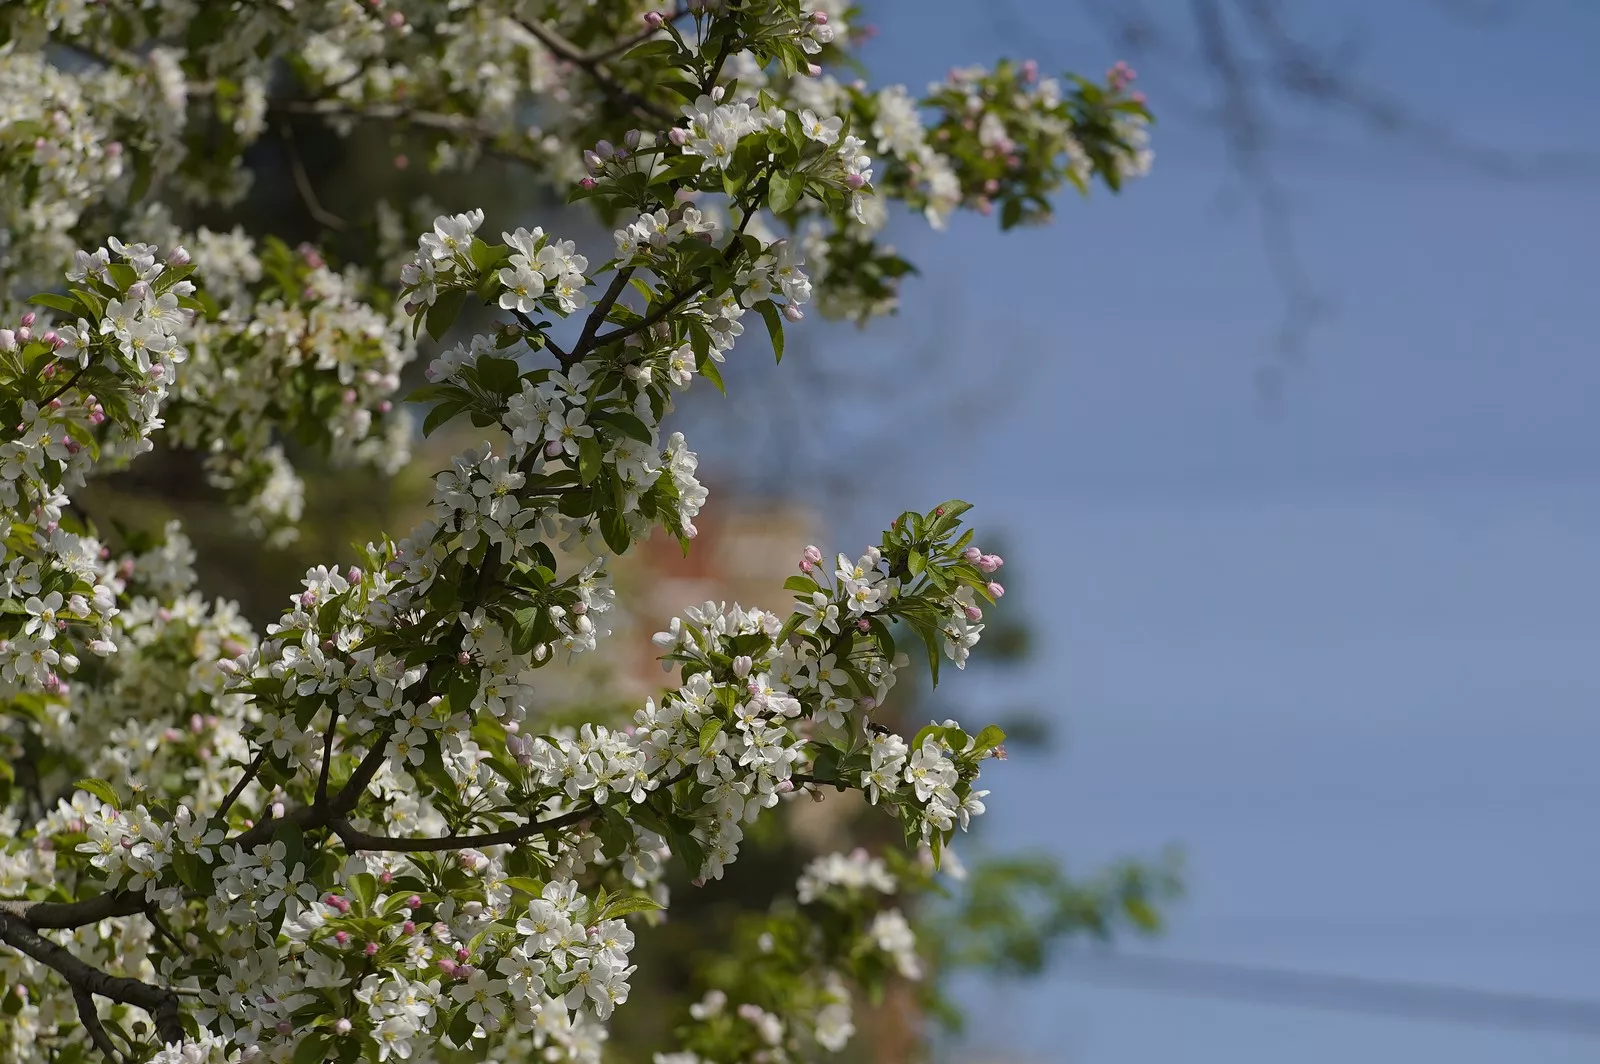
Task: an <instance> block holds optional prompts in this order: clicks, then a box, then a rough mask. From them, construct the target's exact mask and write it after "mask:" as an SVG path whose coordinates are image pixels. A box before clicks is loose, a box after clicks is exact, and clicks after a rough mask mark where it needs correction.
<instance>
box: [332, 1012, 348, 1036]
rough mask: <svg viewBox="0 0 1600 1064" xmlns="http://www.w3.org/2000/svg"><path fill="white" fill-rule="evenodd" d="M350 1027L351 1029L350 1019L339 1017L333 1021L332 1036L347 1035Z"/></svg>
mask: <svg viewBox="0 0 1600 1064" xmlns="http://www.w3.org/2000/svg"><path fill="white" fill-rule="evenodd" d="M350 1027H351V1023H350V1018H349V1017H348V1016H340V1017H339V1018H338V1019H337V1020H334V1021H333V1033H334V1034H337V1035H346V1034H349V1033H350Z"/></svg>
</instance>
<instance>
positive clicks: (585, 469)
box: [578, 436, 605, 484]
mask: <svg viewBox="0 0 1600 1064" xmlns="http://www.w3.org/2000/svg"><path fill="white" fill-rule="evenodd" d="M604 465H605V452H604V451H602V450H601V449H600V444H599V443H597V442H595V438H594V437H593V436H580V437H579V438H578V475H579V476H580V477H581V478H582V479H583V482H584V483H585V484H593V483H594V478H595V477H597V476H599V475H600V470H601V469H602V468H603V467H604Z"/></svg>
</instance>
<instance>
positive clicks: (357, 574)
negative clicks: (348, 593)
mask: <svg viewBox="0 0 1600 1064" xmlns="http://www.w3.org/2000/svg"><path fill="white" fill-rule="evenodd" d="M344 578H345V579H346V580H348V581H350V582H351V583H352V584H359V583H361V570H360V569H357V568H356V567H355V566H353V565H352V566H351V567H350V569H349V571H347V572H346V573H345V574H344Z"/></svg>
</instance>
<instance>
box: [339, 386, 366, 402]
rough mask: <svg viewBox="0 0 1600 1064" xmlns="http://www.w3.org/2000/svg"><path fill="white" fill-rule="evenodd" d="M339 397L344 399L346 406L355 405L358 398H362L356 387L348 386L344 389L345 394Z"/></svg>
mask: <svg viewBox="0 0 1600 1064" xmlns="http://www.w3.org/2000/svg"><path fill="white" fill-rule="evenodd" d="M339 398H341V399H343V400H344V405H345V406H355V405H356V400H357V399H359V398H361V396H360V395H359V394H357V392H356V390H355V389H354V388H346V389H345V390H344V394H343V395H341V396H340V397H339Z"/></svg>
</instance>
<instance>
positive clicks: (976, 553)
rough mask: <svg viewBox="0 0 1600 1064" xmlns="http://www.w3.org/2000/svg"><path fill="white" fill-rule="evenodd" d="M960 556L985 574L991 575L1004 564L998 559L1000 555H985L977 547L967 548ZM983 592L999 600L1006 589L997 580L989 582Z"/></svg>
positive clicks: (1003, 561)
mask: <svg viewBox="0 0 1600 1064" xmlns="http://www.w3.org/2000/svg"><path fill="white" fill-rule="evenodd" d="M961 556H962V557H963V558H965V559H967V561H969V562H971V563H972V564H973V565H976V566H977V567H978V568H979V569H980V570H981V571H983V572H985V573H993V572H995V571H997V570H998V569H999V568H1000V567H1001V566H1002V565H1004V564H1005V563H1006V562H1005V559H1004V558H1002V557H1000V555H998V554H985V553H983V551H981V550H979V549H978V548H977V547H968V548H967V549H966V550H964V551H962V552H961ZM985 590H986V591H988V592H989V594H990V596H991V597H993V598H999V597H1000V596H1001V595H1004V594H1005V593H1006V589H1005V588H1004V587H1002V586H1001V584H1000V582H999V581H997V580H991V581H989V583H988V584H987V585H986V587H985Z"/></svg>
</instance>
